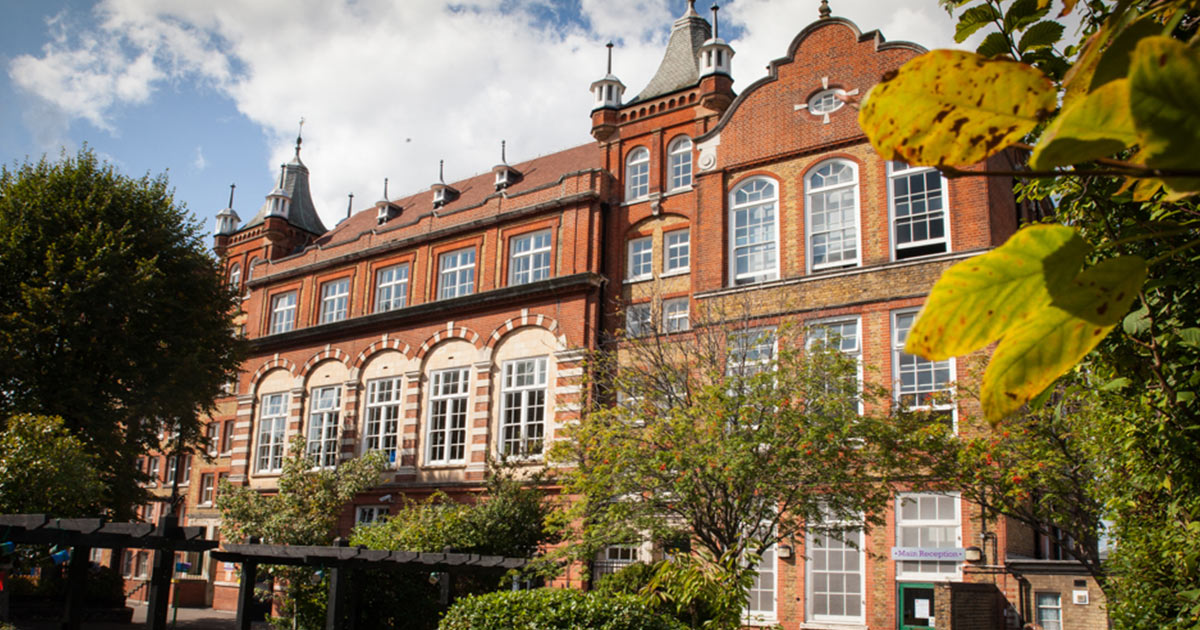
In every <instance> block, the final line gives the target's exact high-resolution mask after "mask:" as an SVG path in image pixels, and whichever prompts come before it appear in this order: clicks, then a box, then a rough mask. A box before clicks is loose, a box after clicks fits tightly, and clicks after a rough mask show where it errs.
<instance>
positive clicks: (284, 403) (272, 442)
mask: <svg viewBox="0 0 1200 630" xmlns="http://www.w3.org/2000/svg"><path fill="white" fill-rule="evenodd" d="M289 398H290V396H289V395H288V394H287V393H276V394H263V397H262V402H261V405H260V407H259V418H258V436H257V440H256V441H257V445H256V450H255V457H254V470H255V472H259V473H277V472H279V471H281V470H283V455H284V448H285V446H286V445H285V444H284V442H285V438H286V437H287V422H288V404H289V402H290V401H289V400H288V399H289ZM268 414H269V415H268ZM264 462H265V464H266V465H264Z"/></svg>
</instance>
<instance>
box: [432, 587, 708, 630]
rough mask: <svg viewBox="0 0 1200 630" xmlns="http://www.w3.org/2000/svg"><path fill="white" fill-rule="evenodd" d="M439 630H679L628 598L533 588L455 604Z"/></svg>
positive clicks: (678, 625)
mask: <svg viewBox="0 0 1200 630" xmlns="http://www.w3.org/2000/svg"><path fill="white" fill-rule="evenodd" d="M438 627H439V628H440V629H441V630H467V629H470V630H556V629H562V630H584V629H589V630H591V629H595V630H679V629H682V628H686V626H684V625H683V624H681V623H679V622H678V621H676V620H675V619H673V618H671V617H669V616H667V615H662V614H659V613H657V612H655V611H654V610H653V609H651V608H650V607H648V606H646V605H645V604H643V603H642V602H641V601H639V600H638V599H637V598H635V597H632V596H629V595H608V594H601V593H595V592H593V593H582V592H579V591H575V590H566V589H562V590H560V589H544V588H543V589H535V590H531V591H507V592H503V591H502V592H497V593H489V594H487V595H478V596H474V597H467V598H463V599H460V600H458V601H457V602H455V604H454V605H453V606H452V607H451V608H450V610H449V611H448V612H447V613H446V616H445V617H444V618H443V619H442V623H441V624H440V625H439V626H438Z"/></svg>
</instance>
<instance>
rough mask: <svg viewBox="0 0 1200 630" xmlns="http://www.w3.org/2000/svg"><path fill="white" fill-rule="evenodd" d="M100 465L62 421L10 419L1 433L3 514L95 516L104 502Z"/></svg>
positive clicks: (25, 417)
mask: <svg viewBox="0 0 1200 630" xmlns="http://www.w3.org/2000/svg"><path fill="white" fill-rule="evenodd" d="M96 459H97V458H96V456H95V455H93V454H92V453H89V452H88V450H87V446H86V444H84V442H83V441H82V440H80V439H79V438H77V437H75V436H74V435H72V434H71V432H70V431H68V430H67V429H66V427H65V426H64V425H63V420H62V418H57V417H53V416H32V415H28V414H18V415H15V416H13V417H11V418H9V419H8V425H7V426H6V427H5V430H4V432H3V433H0V514H51V515H54V516H59V517H80V516H94V515H95V514H97V513H99V510H100V506H102V505H103V504H104V499H105V496H104V491H105V488H104V484H102V483H101V482H100V473H99V470H98V468H99V466H98V462H97V461H96Z"/></svg>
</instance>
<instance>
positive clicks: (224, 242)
mask: <svg viewBox="0 0 1200 630" xmlns="http://www.w3.org/2000/svg"><path fill="white" fill-rule="evenodd" d="M235 188H237V184H230V185H229V205H228V206H227V207H226V208H225V209H224V210H222V211H220V212H218V213H217V229H216V230H215V231H214V233H213V251H215V252H216V253H217V256H224V255H225V250H226V249H228V248H229V237H230V236H232V235H233V233H234V232H237V229H238V222H239V221H241V217H239V216H238V214H237V212H234V210H233V191H234V189H235Z"/></svg>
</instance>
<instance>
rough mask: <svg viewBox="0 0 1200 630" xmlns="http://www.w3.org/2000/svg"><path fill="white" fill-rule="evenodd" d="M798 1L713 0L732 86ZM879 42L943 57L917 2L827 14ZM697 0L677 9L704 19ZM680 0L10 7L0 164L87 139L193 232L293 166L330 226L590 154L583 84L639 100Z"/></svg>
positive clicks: (707, 1)
mask: <svg viewBox="0 0 1200 630" xmlns="http://www.w3.org/2000/svg"><path fill="white" fill-rule="evenodd" d="M818 4H819V3H818V1H817V0H726V1H725V2H723V3H722V6H721V10H720V13H719V14H720V29H721V35H722V37H723V38H725V39H726V40H728V41H729V42H730V44H731V45H732V46H733V47H734V50H735V51H736V57H735V58H734V60H733V64H734V79H735V82H734V88H735V89H741V88H743V87H745V86H747V85H749V84H750V83H752V82H753V81H755V80H756V79H758V78H759V77H761V76H763V75H764V74H765V67H766V65H767V63H768V62H769V61H770V60H772V59H775V58H777V57H780V56H782V55H783V54H784V53H785V52H786V50H787V45H788V44H789V43H790V42H791V40H792V38H793V37H795V35H796V33H798V32H799V31H800V30H801V29H802V28H803V27H804V26H805V25H807V24H808V23H809V22H811V21H813V20H814V19H816V18H817V7H818ZM830 4H831V6H832V8H833V12H834V15H839V16H843V17H847V18H849V19H851V20H853V21H855V22H856V23H857V24H858V25H859V27H860V28H862V29H863V30H864V31H867V30H871V29H879V30H880V31H882V33H883V34H884V36H885V37H886V38H887V39H888V40H909V41H915V42H917V43H920V44H922V45H924V46H926V47H929V48H936V47H946V46H953V45H954V42H953V39H952V36H953V32H954V27H953V20H952V19H951V18H950V17H949V16H948V15H947V14H946V13H945V12H944V11H943V10H942V9H940V8H939V7H938V3H937V1H936V0H832V1H831V2H830ZM710 5H711V0H701V1H700V2H699V3H698V7H697V10H698V11H700V12H701V13H702V14H703V15H704V16H705V17H708V16H709V15H710V13H709V12H708V7H709V6H710ZM685 8H686V1H685V0H458V1H456V2H449V1H445V0H253V1H247V0H203V1H201V2H197V1H195V0H97V1H85V0H37V1H34V0H16V1H15V2H11V3H6V11H5V13H6V15H5V20H3V22H2V23H0V69H2V70H3V71H2V72H0V161H2V162H3V163H4V164H7V165H11V164H12V163H13V162H14V161H20V160H24V159H25V158H26V156H29V157H30V158H32V159H36V158H38V157H40V156H41V155H43V154H48V155H50V156H51V157H52V158H53V157H57V156H58V155H59V153H60V152H61V151H62V150H63V148H64V147H65V150H66V151H68V152H74V151H75V150H77V149H78V147H80V146H81V145H82V144H83V143H87V144H88V145H89V146H91V147H92V148H93V149H95V150H96V151H97V152H98V153H99V154H100V155H102V156H103V157H105V158H106V159H108V160H109V161H111V162H113V163H115V164H117V165H118V166H119V167H120V168H121V169H122V170H123V171H124V172H126V173H128V174H132V175H141V174H144V173H146V172H150V173H154V174H157V173H160V172H163V171H166V172H167V173H168V176H169V177H170V180H171V182H172V184H173V185H174V186H175V187H176V196H177V199H178V200H180V201H182V202H184V203H186V204H187V206H188V208H189V209H190V210H191V211H192V212H194V213H195V214H196V216H197V217H198V218H200V219H201V220H203V221H204V225H205V228H206V229H207V230H210V231H211V229H212V217H213V216H214V215H215V214H216V212H217V211H218V210H220V209H221V208H223V207H225V206H226V205H227V202H228V195H229V184H230V183H237V185H238V189H237V196H236V199H235V201H234V207H235V209H236V210H237V211H238V213H239V214H240V215H241V217H242V219H243V220H246V219H248V218H250V216H252V215H253V214H254V212H255V211H256V210H257V208H258V206H259V205H260V204H261V203H262V201H263V196H264V195H265V194H266V193H267V192H269V191H270V189H271V188H272V182H273V179H274V178H275V177H277V175H278V169H279V164H280V163H282V162H284V161H286V160H287V159H289V158H290V156H291V153H292V151H293V145H294V143H295V137H296V131H297V123H298V122H299V120H300V118H301V117H303V118H304V119H305V125H304V144H303V153H302V157H303V159H304V162H305V163H306V164H307V165H308V167H309V169H310V171H311V173H312V175H311V176H312V184H313V193H314V199H315V201H316V204H317V207H318V209H319V210H320V212H321V215H322V218H323V219H324V220H325V222H326V223H327V224H328V225H331V226H332V225H333V224H334V223H336V222H337V221H338V220H340V219H341V218H342V217H344V216H345V212H346V207H347V194H348V193H354V195H355V198H354V208H355V210H356V211H357V210H360V209H362V208H365V207H367V206H369V205H371V204H373V203H374V202H375V201H376V200H378V199H379V198H380V196H381V195H382V192H383V179H384V178H385V177H387V178H390V180H391V185H390V193H391V196H392V197H393V198H394V197H397V196H400V195H403V194H409V193H412V192H416V191H418V190H423V189H425V188H427V187H428V186H429V184H431V183H433V182H435V181H436V180H437V168H438V160H440V159H444V160H445V161H446V180H447V181H453V180H457V179H461V178H464V177H468V176H471V175H474V174H476V173H480V172H484V171H489V170H490V169H491V167H492V165H493V164H496V163H497V162H498V161H499V158H500V141H501V140H502V139H504V140H507V143H508V158H509V161H510V162H519V161H522V160H526V159H529V158H532V157H536V156H538V155H542V154H546V153H551V152H554V151H557V150H560V149H564V148H567V147H571V146H575V145H578V144H582V143H585V142H588V141H590V140H591V136H590V135H589V133H588V132H589V128H590V123H589V117H588V115H589V111H590V107H591V98H590V95H589V94H588V85H589V84H590V83H591V82H592V81H593V80H595V79H597V78H600V76H601V75H603V73H604V63H605V48H604V44H605V42H608V41H610V40H612V41H614V42H615V44H616V48H615V50H614V61H613V70H614V73H615V74H616V75H617V76H618V77H620V78H621V80H622V81H623V82H624V83H625V84H626V85H627V86H628V92H627V95H628V96H632V95H635V94H637V93H638V92H639V91H641V89H642V87H644V86H645V84H646V82H647V81H648V80H649V78H650V76H651V75H652V74H653V73H654V70H655V69H656V68H657V66H658V62H659V60H660V59H661V57H662V52H663V49H664V46H665V44H666V38H667V36H668V34H669V30H670V25H671V22H672V21H673V20H674V18H676V17H678V16H679V15H681V14H682V13H683V12H684V10H685Z"/></svg>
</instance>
